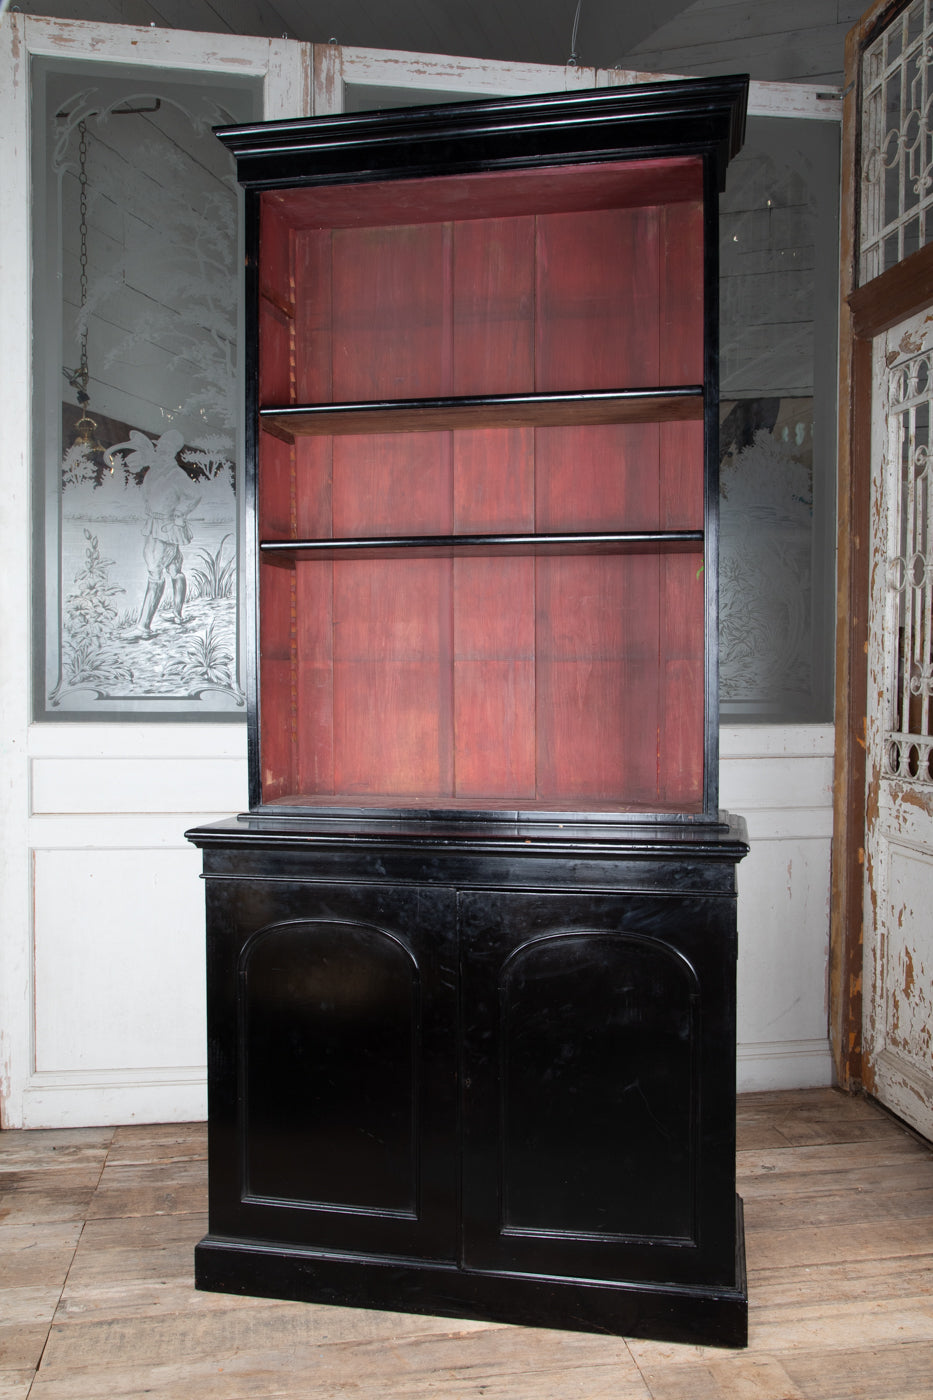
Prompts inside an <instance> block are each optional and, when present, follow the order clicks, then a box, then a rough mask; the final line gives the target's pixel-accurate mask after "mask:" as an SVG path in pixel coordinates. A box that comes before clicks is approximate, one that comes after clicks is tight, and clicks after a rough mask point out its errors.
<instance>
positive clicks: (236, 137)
mask: <svg viewBox="0 0 933 1400" xmlns="http://www.w3.org/2000/svg"><path fill="white" fill-rule="evenodd" d="M747 103H748V78H747V77H746V76H733V77H722V78H691V79H685V80H682V81H676V82H656V83H641V84H637V85H633V86H627V87H621V88H597V89H595V90H592V91H590V92H587V93H584V94H580V93H566V92H558V93H548V94H544V95H537V94H536V95H534V96H531V97H527V96H525V97H508V98H493V99H482V100H479V101H470V102H451V103H442V104H438V105H433V106H424V107H403V108H398V109H393V110H390V111H381V112H368V113H362V114H358V113H343V114H339V115H336V116H326V117H308V118H297V119H295V120H293V121H276V122H260V123H251V124H249V125H244V126H226V127H218V128H216V134H217V136H218V137H219V139H220V140H221V141H222V142H223V144H224V145H225V146H226V147H227V148H228V149H229V150H230V151H231V152H232V154H233V155H234V156H235V158H236V161H237V176H238V179H239V181H240V183H241V184H243V185H244V186H246V187H247V188H252V189H275V188H278V187H281V186H284V185H290V184H293V183H294V182H295V181H296V180H300V181H303V182H306V181H307V180H308V178H309V172H311V173H310V178H311V179H312V180H313V181H315V182H321V183H347V182H349V181H352V182H356V181H370V180H387V179H393V178H398V177H399V176H402V175H404V176H405V177H408V178H411V177H412V176H430V175H436V174H445V175H450V174H454V173H457V172H466V171H477V170H509V169H516V168H522V167H534V166H542V165H548V164H550V165H553V164H554V163H555V162H557V163H561V164H569V163H574V162H586V161H591V160H602V161H605V160H607V159H619V158H622V159H633V158H637V157H663V156H666V155H673V154H676V155H679V156H683V155H685V154H696V155H705V156H709V157H710V159H711V162H712V164H713V166H714V170H715V175H716V180H717V185H718V188H720V189H722V187H723V185H724V182H725V173H726V166H727V165H728V162H729V160H730V159H731V158H732V156H734V155H735V154H736V153H737V151H738V150H739V148H740V147H741V144H742V141H743V138H744V132H745V116H746V110H747Z"/></svg>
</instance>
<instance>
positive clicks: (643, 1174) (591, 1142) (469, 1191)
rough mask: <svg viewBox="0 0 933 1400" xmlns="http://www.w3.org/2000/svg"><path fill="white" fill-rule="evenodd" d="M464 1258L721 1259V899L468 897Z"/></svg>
mask: <svg viewBox="0 0 933 1400" xmlns="http://www.w3.org/2000/svg"><path fill="white" fill-rule="evenodd" d="M461 930H462V957H463V966H464V1006H467V1007H469V1008H470V1017H469V1018H468V1022H467V1024H466V1026H465V1037H464V1043H465V1048H464V1056H465V1058H464V1071H463V1073H464V1143H465V1156H464V1201H465V1205H466V1210H465V1227H464V1228H465V1236H464V1258H465V1262H466V1263H467V1264H468V1265H469V1266H470V1267H473V1268H478V1269H488V1268H497V1269H501V1268H505V1269H514V1270H519V1271H522V1272H542V1273H555V1272H559V1271H561V1270H563V1271H566V1272H567V1273H568V1274H570V1273H575V1274H576V1275H577V1276H581V1277H591V1278H606V1277H611V1275H612V1271H613V1269H618V1265H619V1259H620V1257H622V1256H624V1258H625V1263H626V1269H627V1270H628V1276H629V1277H632V1276H643V1277H645V1278H654V1279H663V1278H664V1277H665V1276H668V1277H670V1276H671V1268H672V1260H673V1258H674V1257H676V1259H677V1261H678V1262H677V1269H678V1270H679V1271H681V1272H680V1274H679V1276H681V1277H682V1276H683V1271H686V1273H687V1274H688V1275H689V1274H690V1273H691V1272H692V1271H693V1270H696V1276H697V1277H699V1276H700V1272H701V1271H702V1272H703V1273H705V1274H706V1276H707V1277H708V1276H709V1271H710V1269H712V1270H713V1271H714V1273H715V1271H716V1270H717V1268H721V1271H722V1274H723V1277H727V1276H728V1271H729V1270H730V1269H731V1268H733V1267H734V1259H733V1253H734V1240H735V1234H734V1217H735V1198H734V1186H733V1184H732V1182H731V1180H730V1170H731V1163H732V1156H733V1153H734V1124H733V1123H732V1122H731V1121H730V1116H729V1107H728V1103H727V1102H726V1099H727V1097H728V1094H729V1093H731V1090H732V1085H733V1083H734V1058H733V1051H732V1048H731V1045H730V1043H729V1027H730V1025H734V1004H733V994H732V991H731V989H730V987H729V985H728V979H727V977H726V976H725V975H724V971H723V968H724V967H725V968H729V967H730V966H733V964H732V957H733V953H734V941H733V940H734V922H733V920H732V918H731V915H730V914H729V913H728V912H727V911H726V910H725V909H724V907H723V905H722V903H721V902H719V903H718V904H717V902H715V901H709V900H703V899H689V898H679V897H678V898H671V899H670V900H657V899H645V898H641V897H637V896H631V897H628V898H619V897H614V898H613V897H603V896H594V897H592V898H587V897H586V896H583V895H579V896H578V895H571V894H568V895H564V896H557V897H551V898H550V899H549V901H548V902H547V905H545V903H544V902H543V901H542V900H540V899H539V898H538V897H537V896H534V895H521V894H516V895H503V896H501V897H497V898H491V897H485V896H483V895H480V894H476V895H473V894H464V895H462V896H461Z"/></svg>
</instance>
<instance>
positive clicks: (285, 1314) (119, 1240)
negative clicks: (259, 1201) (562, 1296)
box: [0, 1090, 933, 1400]
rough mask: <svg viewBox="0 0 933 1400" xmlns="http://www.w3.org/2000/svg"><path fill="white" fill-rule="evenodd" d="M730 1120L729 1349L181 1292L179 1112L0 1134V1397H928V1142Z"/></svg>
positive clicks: (931, 1249) (931, 1159)
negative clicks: (733, 1191) (741, 1233)
mask: <svg viewBox="0 0 933 1400" xmlns="http://www.w3.org/2000/svg"><path fill="white" fill-rule="evenodd" d="M738 1126H739V1157H738V1173H739V1190H740V1192H741V1193H742V1195H743V1197H744V1200H745V1212H746V1239H747V1253H748V1269H749V1292H750V1344H749V1347H748V1349H747V1350H745V1351H740V1352H732V1351H722V1350H718V1349H716V1348H712V1347H692V1346H675V1345H671V1344H667V1343H658V1342H646V1341H635V1340H626V1339H624V1338H621V1337H602V1336H595V1335H594V1336H590V1335H588V1334H585V1333H579V1332H560V1331H551V1330H535V1329H530V1328H520V1327H504V1326H494V1325H491V1324H486V1323H477V1322H456V1321H451V1320H450V1319H444V1318H431V1317H414V1316H408V1315H404V1314H395V1313H384V1312H369V1311H364V1310H357V1309H344V1308H330V1307H318V1306H315V1305H305V1304H296V1303H287V1302H279V1301H275V1300H271V1299H252V1298H234V1297H227V1296H225V1295H222V1294H210V1293H199V1292H197V1291H196V1290H195V1289H194V1287H193V1285H192V1250H193V1248H194V1245H195V1243H196V1241H197V1240H198V1239H200V1237H201V1235H202V1234H203V1233H204V1232H205V1229H206V1225H207V1219H206V1206H207V1197H206V1134H205V1129H204V1125H203V1124H190V1125H189V1124H171V1125H165V1126H155V1127H117V1128H108V1129H86V1130H80V1129H79V1130H75V1131H73V1132H58V1131H56V1132H29V1133H27V1132H6V1133H0V1400H104V1397H107V1400H113V1398H114V1397H118V1400H142V1397H144V1396H145V1397H147V1400H247V1398H249V1400H254V1397H255V1400H305V1397H307V1400H429V1398H430V1400H445V1398H446V1397H451V1400H480V1398H481V1397H482V1400H576V1398H577V1397H579V1400H602V1398H603V1397H606V1400H610V1397H611V1400H933V1153H931V1151H930V1149H929V1148H928V1147H927V1146H926V1145H924V1144H922V1143H921V1142H919V1141H918V1140H917V1139H916V1138H915V1137H913V1136H912V1135H910V1134H909V1133H908V1132H907V1131H906V1130H905V1129H903V1128H902V1127H901V1126H900V1125H899V1124H898V1123H896V1122H895V1121H894V1120H892V1119H891V1118H889V1117H888V1116H887V1115H886V1114H884V1113H883V1112H882V1111H881V1110H880V1109H878V1108H877V1107H876V1106H875V1105H873V1104H871V1103H870V1102H868V1101H866V1100H863V1099H850V1098H847V1097H845V1096H844V1095H841V1094H838V1093H835V1092H833V1091H831V1090H809V1091H802V1092H797V1093H785V1094H777V1093H774V1094H771V1093H769V1094H755V1095H749V1096H746V1097H743V1098H742V1099H740V1101H739V1125H738Z"/></svg>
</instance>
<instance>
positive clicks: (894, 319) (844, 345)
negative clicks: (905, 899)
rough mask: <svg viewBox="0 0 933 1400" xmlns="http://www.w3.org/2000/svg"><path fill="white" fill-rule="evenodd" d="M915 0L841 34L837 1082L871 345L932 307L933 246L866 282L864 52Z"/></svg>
mask: <svg viewBox="0 0 933 1400" xmlns="http://www.w3.org/2000/svg"><path fill="white" fill-rule="evenodd" d="M909 3H910V0H875V3H874V4H872V5H870V6H869V8H868V9H867V10H866V11H865V13H864V14H863V15H862V17H861V19H860V20H859V21H858V22H857V23H856V24H855V25H854V26H853V28H852V29H851V30H850V32H849V34H848V36H847V39H846V60H845V75H846V82H845V87H844V89H843V94H844V95H843V114H842V200H841V212H842V221H841V222H842V227H841V247H840V259H839V262H840V276H841V297H840V328H839V330H840V350H839V468H838V484H837V511H838V524H837V553H836V573H837V604H836V723H835V728H836V741H835V751H836V752H835V765H834V775H833V854H832V894H831V920H830V977H829V983H830V985H829V1031H830V1045H831V1048H832V1055H833V1066H834V1071H835V1076H836V1080H837V1082H838V1083H839V1084H840V1085H841V1086H842V1087H843V1088H846V1089H858V1088H859V1087H861V1086H862V1084H863V1083H866V1084H867V1082H868V1081H869V1079H870V1072H869V1071H868V1070H867V1069H866V1067H865V1064H864V1061H865V1059H866V1056H865V1055H864V1054H863V1049H864V1047H863V1024H862V1023H863V1016H862V1008H863V999H864V1000H865V1001H866V1002H867V1001H868V1000H869V999H870V998H871V996H872V995H873V992H872V988H871V986H866V987H865V988H864V998H863V946H862V945H863V922H864V921H863V915H864V910H865V799H866V791H867V787H866V783H867V766H868V765H867V747H866V745H867V714H866V710H867V699H868V634H869V593H870V590H869V544H870V526H869V507H870V501H871V483H872V452H871V424H872V347H873V342H874V340H875V339H876V337H878V336H881V335H883V334H884V333H885V332H886V331H888V330H890V329H891V327H893V326H896V325H897V324H898V322H900V321H903V320H905V319H906V318H907V317H909V316H911V315H913V314H914V313H915V312H917V311H920V310H923V309H925V308H926V307H929V306H931V305H933V245H927V246H925V247H922V248H920V249H919V250H918V251H916V252H914V253H912V254H910V256H908V257H906V258H904V259H903V261H901V262H899V263H896V264H895V265H894V266H893V267H891V268H889V269H888V270H887V271H885V272H882V273H881V274H880V275H878V276H876V277H872V278H871V279H870V280H869V281H866V282H864V283H863V284H862V285H859V277H858V270H857V269H858V263H859V248H858V223H859V196H860V190H861V178H860V177H861V145H862V132H861V112H862V56H863V54H864V52H865V49H866V48H867V47H868V46H869V45H871V44H872V43H874V42H875V40H877V38H878V37H879V35H880V34H882V33H883V32H884V31H885V30H886V29H887V27H888V26H889V25H890V24H891V23H892V22H895V21H896V20H897V19H898V18H899V17H900V16H901V15H902V13H903V12H904V10H905V8H906V6H907V4H909Z"/></svg>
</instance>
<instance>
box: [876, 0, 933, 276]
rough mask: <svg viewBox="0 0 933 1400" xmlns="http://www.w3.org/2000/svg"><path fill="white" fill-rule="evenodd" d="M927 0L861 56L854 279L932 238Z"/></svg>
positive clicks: (932, 23)
mask: <svg viewBox="0 0 933 1400" xmlns="http://www.w3.org/2000/svg"><path fill="white" fill-rule="evenodd" d="M931 65H933V0H914V3H913V4H912V5H909V6H908V7H907V9H906V10H904V12H903V13H902V14H900V15H898V17H897V18H896V19H894V20H893V21H892V22H891V24H890V25H889V26H888V27H887V28H886V29H885V30H884V32H883V33H882V34H880V35H879V36H878V38H877V39H876V40H875V42H874V43H873V44H871V45H870V46H869V47H868V48H867V49H866V50H865V52H864V54H863V55H862V171H861V174H862V183H861V198H860V205H859V251H860V257H859V282H860V283H864V282H868V281H870V280H871V279H872V278H873V277H877V276H878V275H879V273H882V272H886V271H887V270H888V268H890V267H894V265H895V264H896V263H899V262H901V261H902V260H903V259H904V258H906V257H909V256H910V254H911V253H914V252H916V251H917V249H918V248H922V247H923V246H924V245H925V244H927V243H929V242H930V240H931V238H933V213H931V210H933V84H931Z"/></svg>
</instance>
